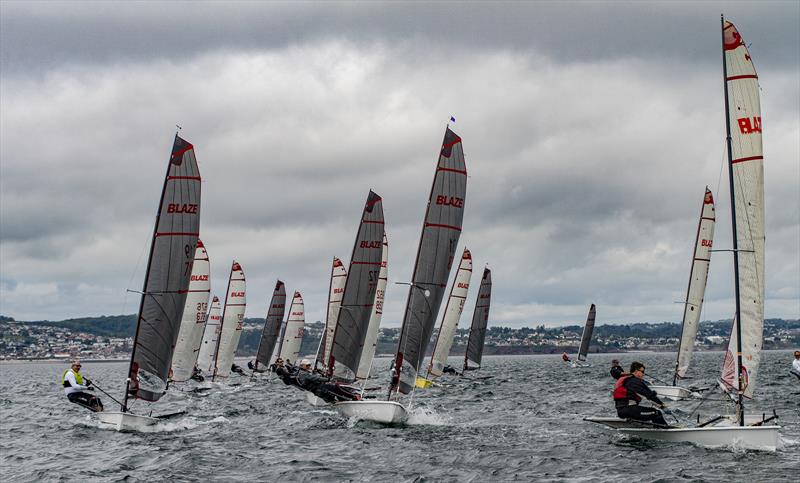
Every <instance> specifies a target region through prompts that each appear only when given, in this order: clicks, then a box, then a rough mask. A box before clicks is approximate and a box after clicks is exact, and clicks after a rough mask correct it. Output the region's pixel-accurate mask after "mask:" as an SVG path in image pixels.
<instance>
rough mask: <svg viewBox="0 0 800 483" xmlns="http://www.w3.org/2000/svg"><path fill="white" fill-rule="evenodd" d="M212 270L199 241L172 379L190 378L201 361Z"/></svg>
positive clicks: (177, 380) (179, 334) (174, 359)
mask: <svg viewBox="0 0 800 483" xmlns="http://www.w3.org/2000/svg"><path fill="white" fill-rule="evenodd" d="M209 271H210V266H209V262H208V252H207V251H206V247H205V246H203V242H202V241H200V240H197V247H196V248H195V250H194V265H193V266H192V278H191V281H190V282H189V293H188V294H187V296H186V305H185V307H184V309H183V318H182V319H181V329H180V331H179V332H178V343H177V344H176V345H175V352H174V354H173V355H172V380H173V381H176V382H183V381H187V380H189V378H190V377H192V373H193V372H194V368H195V363H196V362H197V353H198V349H199V348H200V341H201V339H202V337H203V329H204V328H205V326H206V315H207V312H208V297H209V296H210V295H211V282H210V281H209V277H208V275H209Z"/></svg>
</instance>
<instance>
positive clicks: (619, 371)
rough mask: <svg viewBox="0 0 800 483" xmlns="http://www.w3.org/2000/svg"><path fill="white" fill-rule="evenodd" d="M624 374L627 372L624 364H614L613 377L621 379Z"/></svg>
mask: <svg viewBox="0 0 800 483" xmlns="http://www.w3.org/2000/svg"><path fill="white" fill-rule="evenodd" d="M623 374H625V369H623V368H622V366H613V367H612V368H611V377H613V378H614V379H619V378H620V377H622V375H623Z"/></svg>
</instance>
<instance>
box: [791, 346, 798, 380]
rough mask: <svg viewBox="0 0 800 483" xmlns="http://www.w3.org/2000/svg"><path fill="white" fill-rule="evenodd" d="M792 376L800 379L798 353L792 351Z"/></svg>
mask: <svg viewBox="0 0 800 483" xmlns="http://www.w3.org/2000/svg"><path fill="white" fill-rule="evenodd" d="M791 372H792V374H794V375H795V376H796V377H797V378H798V379H800V351H794V360H793V361H792V371H791Z"/></svg>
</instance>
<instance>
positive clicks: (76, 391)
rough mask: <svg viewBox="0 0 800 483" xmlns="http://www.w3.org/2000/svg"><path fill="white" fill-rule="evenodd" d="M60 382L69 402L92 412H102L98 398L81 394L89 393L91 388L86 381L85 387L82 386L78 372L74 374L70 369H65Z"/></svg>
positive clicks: (82, 379)
mask: <svg viewBox="0 0 800 483" xmlns="http://www.w3.org/2000/svg"><path fill="white" fill-rule="evenodd" d="M62 381H63V382H62V385H63V386H64V394H66V395H67V399H69V402H72V403H75V404H78V405H80V406H83V407H85V408H86V409H89V410H90V411H94V412H99V411H102V410H103V403H102V402H101V401H100V398H98V397H97V396H93V395H91V394H89V393H86V392H83V391H91V390H93V388H91V387H89V385H90V384H91V382H89V381H88V380H87V381H86V385H84V384H82V382H83V381H84V378H83V376H81V374H80V372H78V373H76V372H75V371H73V370H72V369H67V370H66V371H65V372H64V375H63V376H62Z"/></svg>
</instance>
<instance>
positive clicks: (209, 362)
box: [197, 295, 222, 374]
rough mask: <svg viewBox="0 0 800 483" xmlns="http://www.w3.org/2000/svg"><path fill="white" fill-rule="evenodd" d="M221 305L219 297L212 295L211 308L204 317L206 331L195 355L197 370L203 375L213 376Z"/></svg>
mask: <svg viewBox="0 0 800 483" xmlns="http://www.w3.org/2000/svg"><path fill="white" fill-rule="evenodd" d="M221 314H222V305H221V304H220V303H219V297H217V296H216V295H214V297H213V298H212V299H211V307H210V308H209V309H208V315H207V316H206V329H205V331H204V332H203V341H202V342H201V343H200V351H199V352H198V354H197V368H198V369H200V371H202V372H203V373H204V374H214V360H215V359H216V358H217V345H218V342H217V341H218V340H219V333H220V330H221V329H222V315H221Z"/></svg>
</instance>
